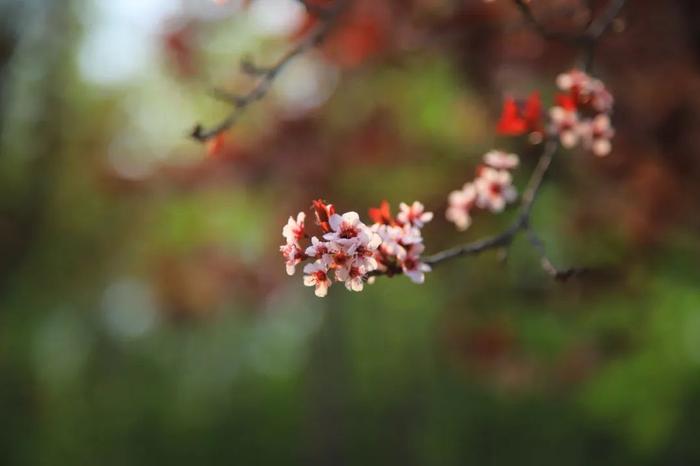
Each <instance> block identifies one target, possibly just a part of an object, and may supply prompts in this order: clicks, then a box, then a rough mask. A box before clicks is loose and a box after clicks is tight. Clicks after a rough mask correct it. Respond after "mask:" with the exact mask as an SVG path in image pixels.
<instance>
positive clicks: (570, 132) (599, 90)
mask: <svg viewBox="0 0 700 466" xmlns="http://www.w3.org/2000/svg"><path fill="white" fill-rule="evenodd" d="M556 84H557V87H558V88H559V90H560V91H562V92H560V93H558V94H556V95H555V97H554V99H555V104H554V105H553V106H552V107H551V108H550V109H549V111H548V112H547V116H548V117H549V120H548V122H546V123H545V122H544V121H543V114H542V102H541V100H540V95H539V93H538V92H533V93H532V94H531V95H530V97H529V98H528V99H527V101H526V102H525V103H524V104H523V105H519V104H518V102H516V101H515V99H513V98H507V99H506V100H505V102H504V103H503V111H502V113H501V118H500V120H499V122H498V125H497V126H496V130H497V132H498V133H500V134H502V135H505V136H521V135H529V139H530V142H533V143H539V142H541V141H542V139H543V137H544V131H545V130H547V131H548V133H549V134H550V135H555V136H557V137H558V138H559V141H560V142H561V145H562V146H563V147H565V148H567V149H572V148H574V147H576V146H577V145H578V144H579V143H581V144H582V146H583V147H584V148H585V149H586V150H590V151H592V152H593V153H594V154H595V155H597V156H600V157H602V156H605V155H608V154H609V153H610V151H611V149H612V145H611V142H610V141H611V139H612V137H613V136H614V135H615V130H614V129H613V127H612V125H611V123H610V114H611V113H612V108H613V103H614V99H613V97H612V95H611V94H610V92H609V91H608V90H607V88H606V87H605V84H603V82H602V81H600V80H599V79H596V78H593V77H592V76H590V75H588V74H587V73H585V72H584V71H581V70H578V69H573V70H571V71H569V72H567V73H562V74H560V75H559V76H558V77H557V79H556Z"/></svg>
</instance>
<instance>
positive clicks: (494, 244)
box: [424, 138, 559, 267]
mask: <svg viewBox="0 0 700 466" xmlns="http://www.w3.org/2000/svg"><path fill="white" fill-rule="evenodd" d="M558 147H559V143H558V142H557V141H556V140H555V139H553V138H550V139H548V140H547V141H546V142H545V143H544V148H543V150H542V154H541V155H540V158H539V161H538V162H537V166H536V167H535V169H534V170H533V172H532V175H531V176H530V181H529V182H528V184H527V187H526V188H525V191H523V195H522V197H521V202H520V211H519V213H518V216H517V218H516V219H515V221H514V222H513V223H512V224H511V225H510V226H509V227H508V228H506V229H505V230H504V231H503V232H501V233H499V234H497V235H493V236H489V237H486V238H482V239H479V240H476V241H473V242H470V243H467V244H463V245H460V246H455V247H453V248H450V249H446V250H444V251H440V252H438V253H436V254H433V255H431V256H428V257H426V258H425V259H424V262H425V263H426V264H428V265H430V266H432V267H435V266H436V265H438V264H440V263H442V262H445V261H448V260H451V259H455V258H457V257H462V256H470V255H476V254H479V253H481V252H484V251H487V250H489V249H495V248H502V247H506V246H509V245H510V244H511V243H512V242H513V240H514V239H515V237H516V236H517V235H518V233H520V232H521V231H523V230H526V229H527V228H528V226H529V224H530V216H531V215H532V207H533V205H534V203H535V200H536V199H537V194H538V193H539V190H540V187H541V186H542V181H543V180H544V176H545V174H546V173H547V171H548V170H549V167H550V165H551V164H552V159H553V157H554V154H555V153H556V151H557V148H558Z"/></svg>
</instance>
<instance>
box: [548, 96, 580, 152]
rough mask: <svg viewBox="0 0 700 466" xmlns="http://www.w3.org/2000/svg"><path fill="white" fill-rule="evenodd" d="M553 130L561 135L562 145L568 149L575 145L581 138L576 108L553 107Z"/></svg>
mask: <svg viewBox="0 0 700 466" xmlns="http://www.w3.org/2000/svg"><path fill="white" fill-rule="evenodd" d="M549 117H550V118H551V121H552V130H553V131H554V132H555V133H556V134H558V135H559V139H560V141H561V145H562V146H564V147H566V148H567V149H571V148H572V147H574V146H575V145H576V144H577V143H578V140H579V127H578V125H579V121H578V113H577V112H576V110H570V109H566V108H564V107H558V106H556V107H552V108H551V109H550V110H549Z"/></svg>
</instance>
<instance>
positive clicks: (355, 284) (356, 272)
mask: <svg viewBox="0 0 700 466" xmlns="http://www.w3.org/2000/svg"><path fill="white" fill-rule="evenodd" d="M365 273H367V272H366V271H365V270H363V269H362V268H361V267H357V266H351V267H349V268H346V269H340V270H336V272H335V278H336V280H338V281H341V282H345V288H347V289H348V290H350V291H362V289H363V288H364V285H365V282H364V276H365Z"/></svg>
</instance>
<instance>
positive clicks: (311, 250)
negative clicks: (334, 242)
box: [305, 236, 329, 259]
mask: <svg viewBox="0 0 700 466" xmlns="http://www.w3.org/2000/svg"><path fill="white" fill-rule="evenodd" d="M305 252H306V255H307V256H308V257H313V258H315V259H321V258H323V257H325V256H327V255H328V253H329V250H328V243H327V242H325V241H320V240H319V239H318V238H317V237H315V236H314V237H312V238H311V246H309V247H308V248H306V251H305Z"/></svg>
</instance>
